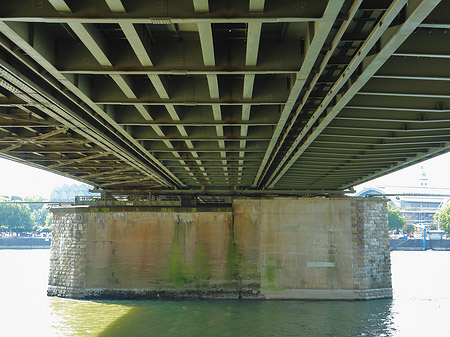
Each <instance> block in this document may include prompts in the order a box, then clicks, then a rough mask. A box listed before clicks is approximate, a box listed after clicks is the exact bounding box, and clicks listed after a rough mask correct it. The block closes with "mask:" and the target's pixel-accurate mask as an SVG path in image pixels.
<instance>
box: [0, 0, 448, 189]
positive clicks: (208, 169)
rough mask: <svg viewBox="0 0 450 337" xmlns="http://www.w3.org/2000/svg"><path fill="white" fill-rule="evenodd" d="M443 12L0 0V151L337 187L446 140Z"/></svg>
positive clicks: (279, 185)
mask: <svg viewBox="0 0 450 337" xmlns="http://www.w3.org/2000/svg"><path fill="white" fill-rule="evenodd" d="M449 18H450V2H449V1H439V0H410V1H407V0H392V1H374V0H364V1H363V0H333V1H331V0H330V1H327V0H304V1H297V0H250V1H241V0H232V1H208V0H192V1H181V0H178V1H171V0H161V1H144V0H140V1H130V0H95V1H84V0H83V1H79V0H33V1H2V2H1V3H0V157H4V158H8V159H12V160H15V161H19V162H23V163H26V164H28V165H31V166H35V167H39V168H43V169H46V170H49V171H53V172H57V173H59V174H62V175H65V176H68V177H72V178H75V179H77V180H80V181H84V182H86V183H89V184H92V185H94V186H96V187H98V188H101V189H103V190H106V191H111V192H114V191H116V192H117V191H119V192H124V191H126V192H127V191H128V192H130V191H138V192H139V191H140V192H142V191H158V190H165V191H171V190H172V191H173V190H177V191H205V190H209V191H212V190H219V191H221V192H222V194H226V193H227V191H263V190H269V191H270V190H274V191H278V192H280V191H281V192H280V193H278V192H277V193H278V194H282V192H283V191H286V192H289V191H291V192H289V193H293V192H292V191H297V193H301V191H304V193H305V194H308V193H311V194H314V193H315V192H314V191H316V192H318V191H319V192H320V191H343V190H345V189H347V188H350V187H352V186H354V185H355V184H358V183H361V182H364V181H367V180H369V179H372V178H375V177H378V176H381V175H384V174H386V173H390V172H393V171H395V170H398V169H400V168H403V167H406V166H409V165H412V164H414V163H417V162H419V161H422V160H425V159H428V158H431V157H433V156H436V155H439V154H442V153H444V152H447V151H448V149H449V146H450V134H449V132H448V130H449V128H450V110H449V109H450V92H449V85H448V83H449V79H450V71H449V69H450V49H449V47H448V46H450V34H447V30H448V29H450V19H449ZM306 191H308V192H306ZM252 193H253V192H252ZM277 193H276V194H277ZM243 194H245V193H243ZM294 194H295V193H294Z"/></svg>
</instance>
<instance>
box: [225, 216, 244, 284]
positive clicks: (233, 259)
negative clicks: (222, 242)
mask: <svg viewBox="0 0 450 337" xmlns="http://www.w3.org/2000/svg"><path fill="white" fill-rule="evenodd" d="M229 227H230V238H229V243H228V249H227V257H226V263H225V280H227V281H240V280H241V277H240V275H239V265H240V263H241V255H240V253H239V245H238V244H237V242H236V232H235V230H234V218H232V220H231V223H230V224H229Z"/></svg>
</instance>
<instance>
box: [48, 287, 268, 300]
mask: <svg viewBox="0 0 450 337" xmlns="http://www.w3.org/2000/svg"><path fill="white" fill-rule="evenodd" d="M47 295H48V296H58V297H67V298H78V299H85V300H93V299H97V300H202V299H205V300H220V299H236V300H237V299H255V300H256V299H259V300H264V299H265V298H264V296H262V295H261V293H260V291H259V290H258V289H256V288H246V289H236V288H219V287H218V288H195V289H188V288H186V289H107V288H98V289H84V290H83V291H82V292H80V291H77V289H73V288H65V287H49V288H48V290H47Z"/></svg>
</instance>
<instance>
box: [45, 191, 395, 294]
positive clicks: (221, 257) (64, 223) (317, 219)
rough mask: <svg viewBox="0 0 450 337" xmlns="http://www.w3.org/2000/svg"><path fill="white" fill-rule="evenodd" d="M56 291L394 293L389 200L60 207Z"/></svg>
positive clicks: (53, 269)
mask: <svg viewBox="0 0 450 337" xmlns="http://www.w3.org/2000/svg"><path fill="white" fill-rule="evenodd" d="M51 250H52V251H51V263H50V276H49V287H48V294H49V295H51V296H60V297H68V298H84V299H89V298H108V299H137V298H147V299H160V298H170V299H179V298H182V299H220V298H236V299H238V298H243V299H346V300H349V299H353V300H362V299H375V298H390V297H392V287H391V275H390V255H389V239H388V229H387V210H386V203H385V201H382V200H372V199H360V198H333V199H325V198H320V199H319V198H317V199H315V198H265V199H235V200H234V202H233V206H232V207H229V208H182V207H179V208H171V209H167V208H165V209H164V208H155V207H151V208H150V207H105V208H98V207H73V208H57V209H53V238H52V246H51Z"/></svg>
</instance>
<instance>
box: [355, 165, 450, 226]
mask: <svg viewBox="0 0 450 337" xmlns="http://www.w3.org/2000/svg"><path fill="white" fill-rule="evenodd" d="M374 194H388V195H390V196H388V198H389V199H390V202H391V204H392V206H393V207H394V208H398V209H399V210H400V215H401V216H404V217H405V218H406V221H407V223H411V224H413V225H416V226H423V225H427V224H430V223H432V222H433V221H434V217H433V216H434V214H436V213H437V212H439V211H440V210H441V209H443V208H444V207H445V206H446V205H447V203H448V202H449V200H450V188H442V187H433V186H430V184H429V180H428V176H427V174H426V173H425V171H424V169H423V166H422V167H421V172H420V175H419V179H418V180H417V181H416V182H415V184H414V185H413V186H376V187H368V188H364V189H363V190H362V191H360V192H358V193H357V194H356V196H359V197H364V196H367V195H374Z"/></svg>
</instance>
